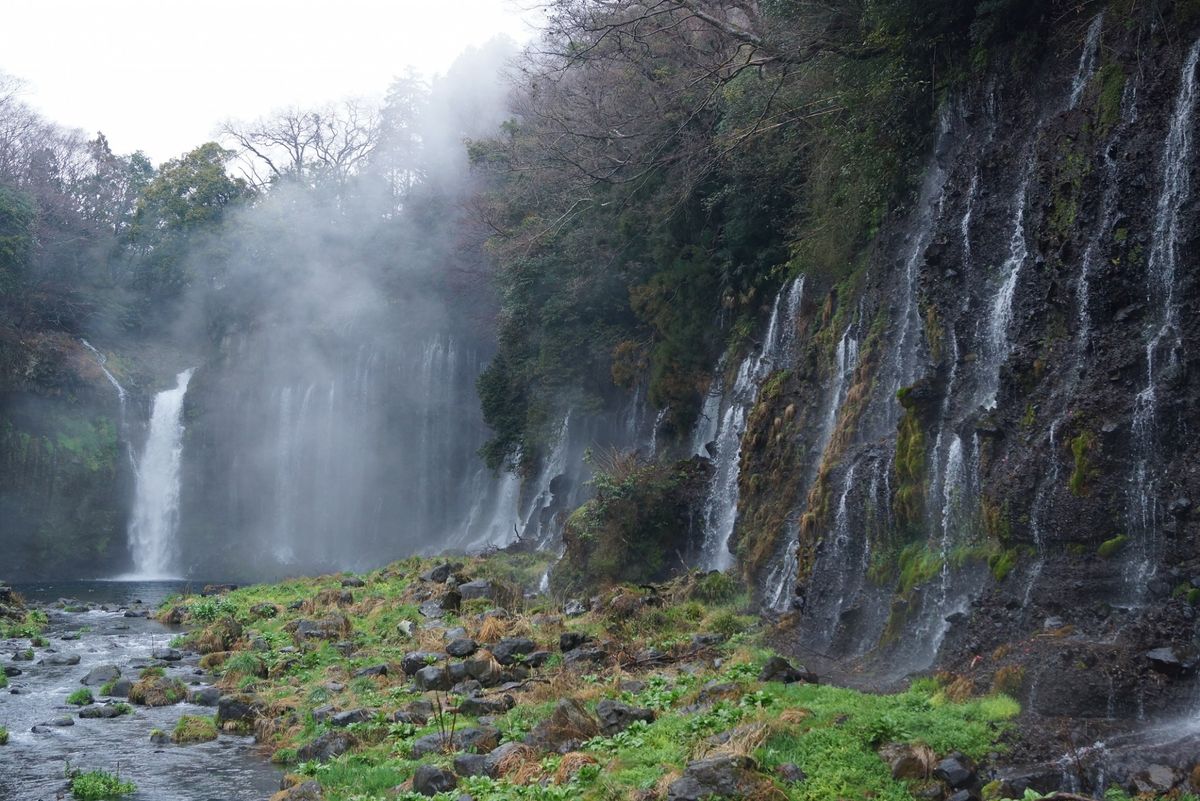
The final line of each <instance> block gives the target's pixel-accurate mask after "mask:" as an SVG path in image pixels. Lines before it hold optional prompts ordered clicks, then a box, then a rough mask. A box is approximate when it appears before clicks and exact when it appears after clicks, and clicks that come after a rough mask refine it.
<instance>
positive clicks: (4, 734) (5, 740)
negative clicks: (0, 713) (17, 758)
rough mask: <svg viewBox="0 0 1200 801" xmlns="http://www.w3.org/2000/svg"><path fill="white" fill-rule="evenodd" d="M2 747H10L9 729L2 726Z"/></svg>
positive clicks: (0, 739)
mask: <svg viewBox="0 0 1200 801" xmlns="http://www.w3.org/2000/svg"><path fill="white" fill-rule="evenodd" d="M0 745H8V729H6V728H4V727H3V726H0Z"/></svg>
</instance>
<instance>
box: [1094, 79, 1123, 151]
mask: <svg viewBox="0 0 1200 801" xmlns="http://www.w3.org/2000/svg"><path fill="white" fill-rule="evenodd" d="M1092 83H1093V85H1094V86H1096V87H1097V90H1096V124H1097V129H1098V132H1099V134H1100V135H1101V136H1107V135H1108V132H1109V131H1111V130H1112V127H1113V126H1114V125H1116V124H1117V121H1118V120H1119V119H1121V99H1122V97H1123V96H1124V94H1125V71H1124V70H1123V69H1121V65H1120V64H1116V63H1109V64H1105V65H1104V66H1103V67H1101V68H1100V69H1098V70H1096V75H1095V77H1094V78H1092Z"/></svg>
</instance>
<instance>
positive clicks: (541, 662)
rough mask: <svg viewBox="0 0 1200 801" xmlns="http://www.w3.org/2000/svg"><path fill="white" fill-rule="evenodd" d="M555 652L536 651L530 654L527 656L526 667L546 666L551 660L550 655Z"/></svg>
mask: <svg viewBox="0 0 1200 801" xmlns="http://www.w3.org/2000/svg"><path fill="white" fill-rule="evenodd" d="M552 656H554V654H552V653H550V652H549V651H534V652H533V653H532V654H530V655H529V656H527V657H525V667H530V668H540V667H543V666H545V664H546V663H547V662H549V661H550V657H552Z"/></svg>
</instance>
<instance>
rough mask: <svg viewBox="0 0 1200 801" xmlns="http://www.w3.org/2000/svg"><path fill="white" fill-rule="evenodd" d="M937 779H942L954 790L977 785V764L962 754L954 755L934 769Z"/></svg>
mask: <svg viewBox="0 0 1200 801" xmlns="http://www.w3.org/2000/svg"><path fill="white" fill-rule="evenodd" d="M933 776H934V778H935V779H940V780H941V781H944V782H945V783H946V784H948V785H949V786H950V789H952V790H961V789H963V788H966V787H971V786H972V785H974V784H975V780H976V776H975V763H973V762H972V761H971V760H970V759H968V758H967V757H965V756H963V755H962V754H960V753H957V752H956V753H953V754H951V755H950V756H948V757H946V758H945V759H943V760H942V761H941V762H939V763H938V764H937V767H936V768H934V769H933Z"/></svg>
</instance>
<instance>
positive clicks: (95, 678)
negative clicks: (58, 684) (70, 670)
mask: <svg viewBox="0 0 1200 801" xmlns="http://www.w3.org/2000/svg"><path fill="white" fill-rule="evenodd" d="M119 678H121V669H120V668H118V667H117V666H116V665H100V666H98V667H94V668H92V669H91V670H89V671H88V673H87V675H86V676H84V677H83V678H82V679H80V680H79V683H80V684H83V685H87V686H91V685H93V684H108V683H109V682H110V681H116V680H117V679H119Z"/></svg>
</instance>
